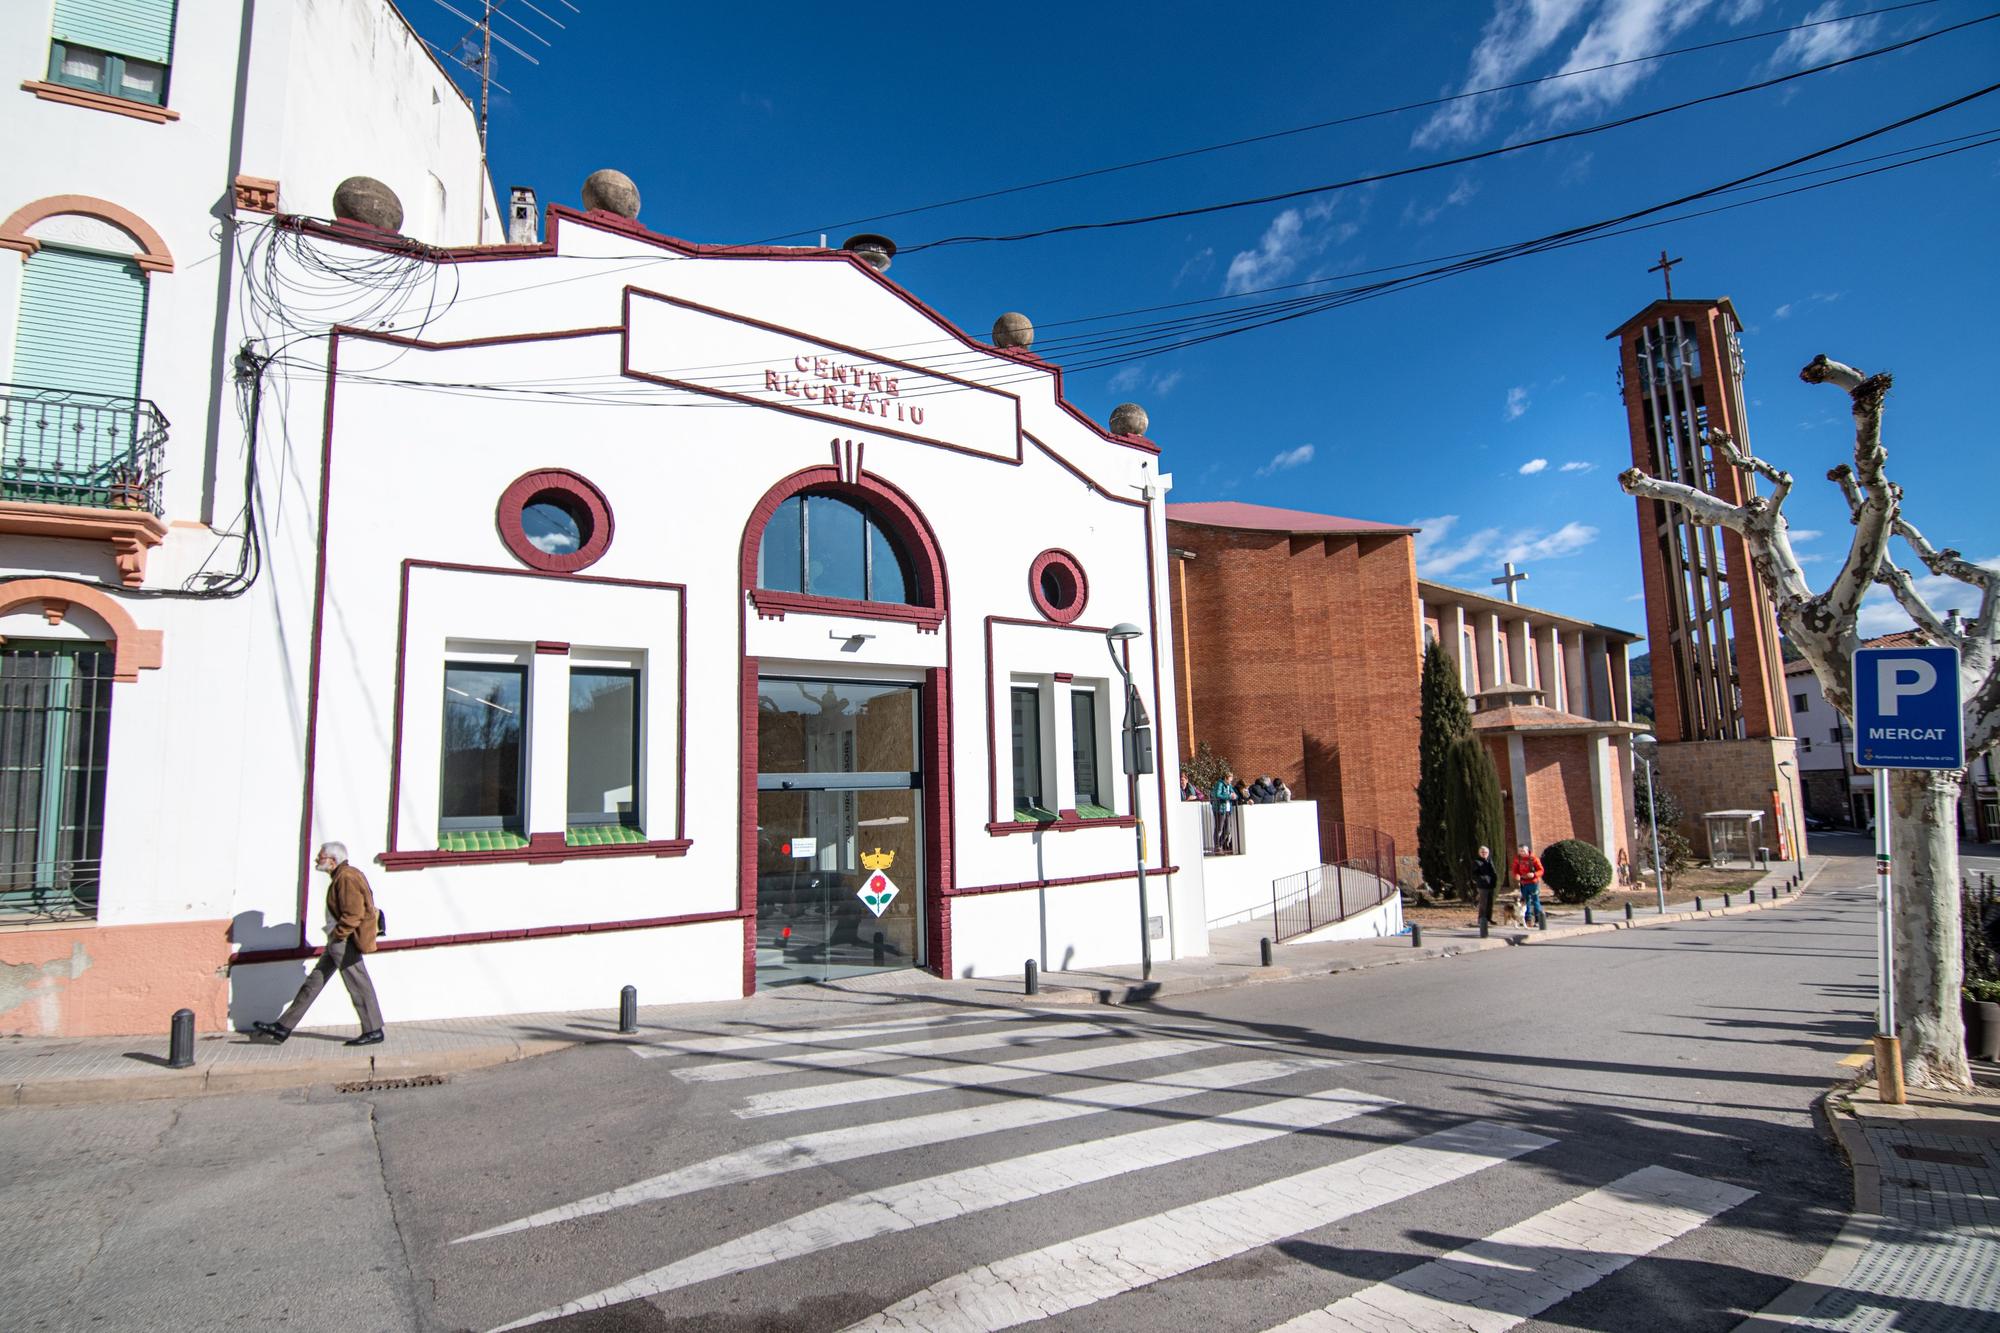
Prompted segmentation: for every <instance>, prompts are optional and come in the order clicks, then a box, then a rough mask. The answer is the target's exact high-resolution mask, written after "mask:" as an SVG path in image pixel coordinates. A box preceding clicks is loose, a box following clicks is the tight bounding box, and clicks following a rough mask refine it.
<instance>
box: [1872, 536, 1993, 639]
mask: <svg viewBox="0 0 2000 1333" xmlns="http://www.w3.org/2000/svg"><path fill="white" fill-rule="evenodd" d="M1978 563H1980V564H1982V565H1984V566H1986V567H1987V568H1988V569H2000V555H1996V556H1988V557H1987V558H1986V559H1984V560H1981V561H1979V562H1978ZM1915 581H1916V587H1917V593H1918V595H1919V596H1921V597H1922V598H1923V599H1924V603H1925V605H1927V606H1929V607H1930V608H1931V610H1933V611H1935V612H1937V614H1938V616H1939V617H1940V618H1942V617H1943V616H1944V614H1945V612H1947V611H1950V610H1952V609H1953V608H1956V609H1958V610H1959V611H1960V612H1962V613H1964V614H1966V615H1970V614H1972V613H1973V612H1975V611H1977V610H1978V609H1979V590H1978V589H1977V588H1974V587H1972V586H1971V585H1970V584H1965V583H1960V582H1959V581H1958V580H1957V579H1948V578H1945V577H1943V576H1942V575H1938V574H1918V575H1916V576H1915ZM1915 623H1916V622H1915V621H1913V620H1911V619H1910V617H1909V615H1908V614H1907V613H1906V612H1905V611H1904V610H1903V608H1902V607H1900V606H1898V605H1896V599H1895V597H1894V595H1893V594H1891V593H1890V591H1889V590H1888V589H1887V588H1884V587H1882V586H1880V585H1879V584H1878V585H1876V586H1875V587H1873V588H1871V589H1870V590H1869V592H1868V595H1867V596H1866V597H1864V598H1862V599H1861V614H1860V615H1859V616H1857V617H1856V618H1855V622H1854V624H1855V629H1856V630H1857V631H1858V632H1859V633H1860V634H1861V637H1863V638H1873V637H1874V636H1876V635H1877V634H1894V633H1895V632H1896V631H1897V630H1902V629H1909V628H1911V627H1912V626H1913V625H1914V624H1915Z"/></svg>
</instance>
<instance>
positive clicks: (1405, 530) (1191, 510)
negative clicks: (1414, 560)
mask: <svg viewBox="0 0 2000 1333" xmlns="http://www.w3.org/2000/svg"><path fill="white" fill-rule="evenodd" d="M1167 520H1168V521H1169V522H1171V523H1194V524H1197V525H1199V526H1201V527H1207V528H1242V529H1246V530H1249V531H1252V532H1321V533H1340V534H1354V535H1363V536H1391V535H1399V534H1400V535H1403V536H1408V535H1410V534H1412V533H1414V532H1416V531H1417V529H1415V528H1410V527H1402V526H1400V525H1398V524H1394V523H1372V522H1370V521H1369V520H1367V519H1365V518H1340V517H1338V516H1337V515H1334V514H1308V513H1306V512H1305V511H1304V510H1302V509H1273V508H1272V507H1271V506H1269V505H1253V504H1244V503H1242V502H1241V501H1237V500H1197V501H1193V502H1190V503H1187V504H1170V505H1168V506H1167Z"/></svg>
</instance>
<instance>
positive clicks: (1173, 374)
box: [1153, 370, 1184, 396]
mask: <svg viewBox="0 0 2000 1333" xmlns="http://www.w3.org/2000/svg"><path fill="white" fill-rule="evenodd" d="M1183 373H1184V372H1182V371H1178V370H1170V371H1168V372H1167V373H1166V374H1164V375H1155V376H1153V392H1154V393H1157V394H1160V395H1162V396H1165V395H1166V394H1170V393H1172V392H1173V391H1174V386H1175V385H1176V384H1179V383H1180V382H1181V376H1182V374H1183Z"/></svg>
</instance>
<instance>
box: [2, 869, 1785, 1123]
mask: <svg viewBox="0 0 2000 1333" xmlns="http://www.w3.org/2000/svg"><path fill="white" fill-rule="evenodd" d="M1823 863H1824V858H1817V857H1808V858H1807V860H1806V866H1805V869H1806V882H1807V883H1808V884H1809V883H1810V882H1811V878H1812V876H1813V875H1815V874H1817V873H1818V871H1819V867H1820V865H1822V864H1823ZM1790 872H1791V867H1790V866H1789V864H1788V865H1786V866H1785V868H1784V869H1783V870H1780V871H1776V872H1773V873H1772V874H1771V875H1769V876H1766V878H1765V879H1764V880H1762V881H1759V884H1758V893H1757V902H1756V904H1755V905H1754V906H1753V905H1751V904H1749V903H1748V902H1741V903H1738V904H1737V905H1736V906H1735V907H1733V908H1731V909H1728V913H1727V914H1729V915H1734V914H1736V913H1740V912H1753V911H1763V910H1765V909H1766V908H1769V907H1775V906H1783V905H1785V904H1788V903H1792V902H1795V901H1797V896H1796V894H1795V893H1794V894H1788V895H1785V896H1781V897H1774V896H1773V895H1774V893H1775V892H1776V891H1777V889H1778V888H1779V887H1780V886H1782V885H1783V884H1784V883H1785V881H1786V880H1787V879H1788V878H1789V877H1790ZM1548 915H1549V925H1548V929H1547V930H1522V929H1518V928H1511V929H1507V930H1495V931H1493V932H1492V934H1491V936H1490V937H1489V938H1486V939H1481V938H1479V932H1478V931H1477V930H1476V929H1447V930H1426V931H1425V932H1424V935H1423V944H1422V946H1421V947H1413V945H1412V943H1411V938H1412V937H1411V936H1409V935H1392V936H1389V937H1388V938H1385V939H1369V940H1342V941H1337V942H1334V943H1327V944H1285V945H1279V946H1277V948H1276V950H1275V960H1274V965H1273V966H1271V967H1263V966H1261V965H1260V962H1259V952H1258V942H1259V940H1260V939H1262V937H1263V936H1265V935H1268V934H1269V933H1270V927H1269V925H1268V924H1267V923H1265V924H1260V923H1258V922H1256V921H1251V922H1247V923H1245V924H1243V925H1238V926H1230V927H1226V928H1224V929H1221V930H1216V931H1213V932H1211V933H1210V936H1209V949H1210V952H1209V954H1208V956H1207V957H1204V958H1189V959H1184V960H1181V961H1169V962H1161V963H1158V964H1156V965H1155V966H1154V968H1153V975H1152V978H1151V979H1150V980H1141V978H1140V976H1139V969H1138V967H1137V966H1136V965H1135V966H1131V967H1115V968H1106V969H1103V970H1101V971H1091V972H1050V973H1046V974H1044V975H1043V977H1042V983H1041V993H1040V994H1039V995H1034V996H1030V995H1027V994H1026V993H1025V992H1024V987H1023V985H1022V981H1021V978H1020V977H1018V976H1013V977H985V978H978V979H952V978H945V977H935V976H932V975H931V974H929V973H928V972H918V971H913V970H912V971H899V972H884V973H877V974H874V975H870V976H861V977H852V978H848V979H845V980H841V981H834V982H828V983H825V984H823V985H819V986H790V987H785V988H784V989H783V990H781V991H777V992H772V993H769V994H764V995H758V996H754V997H752V998H750V999H747V1000H723V1001H718V1002H715V1003H712V1004H700V1005H656V1006H652V1007H649V1008H641V1010H640V1011H639V1027H640V1033H641V1035H640V1036H638V1037H634V1038H630V1039H629V1040H634V1041H640V1040H647V1039H650V1038H657V1037H658V1036H659V1034H660V1033H661V1032H663V1031H673V1030H676V1029H681V1028H685V1027H686V1026H687V1025H688V1024H690V1023H691V1022H693V1023H701V1024H705V1025H712V1024H714V1023H718V1022H723V1023H726V1022H731V1021H736V1020H748V1021H752V1022H758V1023H769V1022H772V1021H773V1020H775V1019H780V1018H783V1019H785V1020H788V1021H799V1020H802V1019H803V1020H806V1021H810V1019H811V1017H812V1016H813V1015H812V1014H811V1013H810V1012H809V1011H810V1010H811V1009H812V1008H813V1007H814V1006H830V1007H834V1008H840V1009H845V1010H847V1012H848V1013H849V1014H851V1006H852V1004H853V1002H854V999H856V998H862V997H880V998H882V999H885V1000H897V1001H903V1002H927V1001H937V1002H944V1003H951V1004H970V1005H982V1004H988V1005H1007V1006H1013V1007H1022V1008H1044V1007H1050V1006H1070V1005H1091V1004H1133V1003H1144V1002H1146V1001H1148V1000H1152V999H1158V998H1161V997H1164V996H1169V995H1190V994H1195V993H1198V992H1201V991H1210V990H1221V989H1224V988H1227V987H1232V986H1243V985H1249V984H1251V983H1254V982H1263V981H1281V980H1284V979H1285V978H1287V977H1302V976H1326V975H1329V974H1332V973H1337V972H1352V971H1357V970H1359V969H1362V968H1369V967H1386V966H1390V965H1393V964H1397V963H1411V962H1419V961H1422V960H1425V959H1431V958H1449V957H1452V956H1454V955H1457V954H1462V953H1474V952H1477V951H1479V950H1482V949H1507V948H1513V947H1516V946H1518V945H1531V944H1543V943H1547V942H1549V941H1553V940H1561V939H1568V938H1570V937H1572V936H1576V935H1583V934H1593V933H1596V932H1599V931H1607V930H1629V929H1632V928H1634V927H1640V926H1647V925H1661V924H1666V923H1671V922H1675V921H1687V920H1690V919H1692V918H1693V916H1694V913H1692V912H1669V913H1667V914H1666V915H1665V916H1659V915H1657V914H1647V913H1640V914H1639V915H1638V916H1637V917H1636V919H1634V920H1633V921H1632V922H1630V923H1627V922H1626V921H1625V920H1624V919H1623V918H1622V916H1621V917H1620V918H1618V919H1615V920H1611V921H1603V922H1598V923H1596V924H1593V925H1585V924H1583V912H1582V910H1581V909H1578V908H1568V909H1561V908H1558V909H1551V910H1550V912H1549V914H1548ZM1701 915H1703V916H1722V915H1725V911H1724V909H1722V908H1721V907H1720V906H1717V907H1713V908H1709V909H1708V910H1706V911H1704V912H1702V913H1701ZM850 997H852V998H850ZM778 1005H785V1006H787V1011H786V1012H783V1013H780V1012H776V1011H775V1007H776V1006H778ZM617 1029H618V1024H617V1017H616V1014H615V1012H614V1011H612V1010H610V1009H604V1010H581V1011H577V1012H573V1013H553V1014H512V1015H508V1016H506V1017H502V1018H472V1019H448V1020H438V1021H433V1022H418V1023H396V1022H391V1023H390V1024H389V1027H388V1040H387V1041H386V1042H385V1043H384V1044H382V1045H380V1046H373V1047H367V1048H364V1049H360V1050H355V1049H350V1048H348V1047H345V1046H343V1045H341V1041H342V1040H343V1039H344V1038H346V1037H348V1036H351V1035H352V1032H353V1029H352V1028H343V1029H314V1028H301V1029H299V1031H298V1032H297V1033H295V1034H294V1035H293V1037H292V1039H291V1040H290V1041H288V1042H286V1043H285V1044H284V1045H282V1046H277V1045H273V1044H271V1043H270V1042H268V1041H261V1040H256V1039H253V1038H252V1036H251V1035H250V1034H249V1033H246V1032H217V1033H208V1034H206V1035H204V1036H201V1037H198V1038H196V1040H195V1051H194V1059H195V1063H194V1067H193V1068H192V1069H168V1068H167V1067H166V1055H167V1033H166V1030H165V1024H164V1023H162V1025H161V1031H160V1033H159V1035H158V1036H157V1037H77V1038H46V1039H45V1038H28V1037H11V1038H0V1106H36V1105H42V1106H46V1105H56V1104H63V1103H77V1102H102V1101H123V1100H128V1099H138V1098H150V1097H193V1096H200V1095H203V1094H206V1093H231V1092H253V1091H263V1090H269V1089H273V1088H294V1087H305V1086H308V1085H311V1084H315V1083H335V1084H343V1083H358V1082H366V1081H369V1080H375V1079H391V1078H422V1077H429V1076H440V1075H445V1074H450V1073H455V1072H458V1071H462V1070H467V1069H481V1068H486V1067H488V1066H492V1065H499V1064H506V1063H509V1062H510V1061H514V1060H523V1059H526V1058H528V1057H529V1056H534V1055H544V1054H547V1053H549V1052H552V1051H560V1050H564V1049H566V1048H568V1047H570V1046H575V1045H579V1044H582V1043H585V1042H617V1041H622V1040H627V1039H626V1038H621V1037H620V1036H619V1035H618V1030H617Z"/></svg>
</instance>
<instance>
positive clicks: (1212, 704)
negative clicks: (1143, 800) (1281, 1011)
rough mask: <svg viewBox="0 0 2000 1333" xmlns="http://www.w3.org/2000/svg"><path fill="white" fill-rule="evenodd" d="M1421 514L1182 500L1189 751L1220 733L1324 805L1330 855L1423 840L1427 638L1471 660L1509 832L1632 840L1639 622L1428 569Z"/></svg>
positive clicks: (1178, 516)
mask: <svg viewBox="0 0 2000 1333" xmlns="http://www.w3.org/2000/svg"><path fill="white" fill-rule="evenodd" d="M1416 531H1417V530H1416V529H1414V528H1409V527H1402V526H1398V525H1395V524H1390V523H1375V522H1370V521H1367V520H1363V519H1351V518H1339V517H1335V516H1332V515H1327V514H1312V513H1304V512H1301V511H1297V510H1289V509H1276V508H1271V507H1268V506H1264V505H1253V504H1242V503H1237V502H1231V501H1215V502H1202V503H1189V504H1170V505H1168V506H1167V543H1168V555H1169V559H1170V562H1171V566H1172V567H1171V570H1170V577H1169V586H1168V589H1167V592H1168V597H1169V600H1170V602H1171V605H1172V610H1173V627H1174V653H1175V658H1174V666H1175V670H1176V674H1177V675H1178V677H1179V681H1178V697H1177V700H1176V702H1177V704H1178V705H1179V707H1178V713H1179V722H1180V727H1181V734H1180V744H1181V751H1182V753H1184V754H1192V753H1193V752H1194V749H1195V746H1196V744H1197V742H1201V741H1206V742H1207V743H1208V744H1209V745H1210V746H1211V747H1212V748H1213V749H1214V751H1215V752H1216V753H1217V754H1219V755H1221V756H1223V757H1225V758H1227V759H1228V760H1229V761H1230V762H1231V763H1232V764H1233V765H1234V766H1235V768H1236V772H1237V774H1238V776H1240V777H1244V778H1246V779H1249V778H1255V777H1256V776H1257V775H1258V774H1260V773H1269V774H1271V775H1272V776H1273V777H1282V778H1283V779H1284V780H1285V781H1286V782H1287V783H1289V784H1290V785H1291V787H1292V788H1293V790H1294V792H1295V794H1296V795H1297V796H1298V797H1299V798H1300V799H1303V800H1313V801H1317V802H1319V806H1320V821H1321V828H1320V840H1321V855H1322V857H1324V858H1328V859H1337V858H1338V857H1340V855H1341V854H1342V853H1341V848H1342V847H1343V845H1344V839H1345V838H1346V837H1347V836H1349V835H1348V829H1349V828H1350V827H1352V826H1361V827H1365V828H1370V829H1377V830H1380V831H1381V832H1383V833H1386V834H1387V835H1388V836H1389V837H1391V838H1393V839H1394V840H1395V843H1396V851H1397V853H1398V859H1399V864H1400V868H1401V873H1402V875H1403V877H1404V879H1405V882H1414V880H1415V878H1416V875H1417V870H1416V850H1417V796H1416V788H1417V740H1418V722H1419V718H1418V714H1419V691H1418V684H1419V679H1420V676H1421V674H1422V663H1423V651H1424V646H1425V644H1426V642H1427V641H1429V640H1430V639H1432V638H1436V639H1437V640H1438V641H1439V642H1441V643H1442V644H1443V645H1444V647H1445V650H1446V652H1447V653H1448V654H1449V655H1450V656H1451V657H1452V659H1453V661H1454V662H1455V663H1456V664H1457V666H1458V669H1459V676H1460V683H1461V684H1462V685H1463V686H1464V688H1465V690H1466V693H1467V695H1468V696H1469V697H1470V698H1471V700H1472V706H1473V708H1474V718H1473V725H1474V729H1475V730H1476V731H1477V732H1478V733H1479V735H1480V737H1481V739H1482V740H1483V741H1484V742H1485V743H1486V745H1487V748H1488V751H1489V753H1491V754H1492V756H1493V759H1494V768H1495V771H1496V773H1497V774H1498V776H1499V778H1500V788H1501V792H1502V794H1503V797H1504V800H1505V804H1506V812H1505V813H1506V822H1507V826H1508V828H1509V831H1510V837H1511V838H1512V839H1513V840H1514V841H1518V842H1528V843H1531V844H1532V845H1534V846H1535V847H1536V848H1537V849H1539V848H1542V847H1545V846H1547V845H1548V844H1549V843H1551V842H1554V841H1556V840H1557V839H1559V838H1566V837H1576V838H1581V839H1583V840H1585V841H1588V842H1591V843H1594V844H1596V845H1597V846H1599V847H1600V848H1601V849H1602V850H1603V851H1604V854H1605V855H1606V856H1607V857H1608V858H1611V859H1613V860H1615V859H1616V858H1617V854H1618V852H1619V851H1620V850H1627V849H1629V845H1630V836H1631V819H1632V815H1631V811H1632V749H1631V739H1630V738H1631V736H1632V734H1633V733H1635V732H1637V731H1639V730H1640V728H1639V727H1637V726H1636V725H1634V724H1633V723H1632V721H1631V690H1630V686H1629V679H1628V675H1627V668H1626V654H1627V645H1629V644H1630V643H1632V642H1633V641H1634V640H1635V639H1636V637H1637V636H1635V635H1632V634H1629V633H1626V632H1624V631H1622V630H1615V629H1610V628H1608V627H1606V626H1602V625H1594V624H1590V623H1588V622H1585V621H1580V620H1576V619H1573V618H1570V617H1565V616H1560V615H1556V614H1554V613H1551V612H1545V611H1539V610H1535V609H1533V608H1530V607H1525V606H1518V605H1515V604H1513V603H1510V602H1507V601H1504V600H1501V599H1499V598H1495V597H1489V596H1486V595H1484V594H1480V593H1473V592H1469V591H1465V590H1462V589H1457V588H1451V587H1448V586H1447V585H1444V584H1438V583H1431V582H1428V581H1422V580H1419V579H1418V577H1417V569H1416V547H1415V541H1414V538H1415V536H1416Z"/></svg>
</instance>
